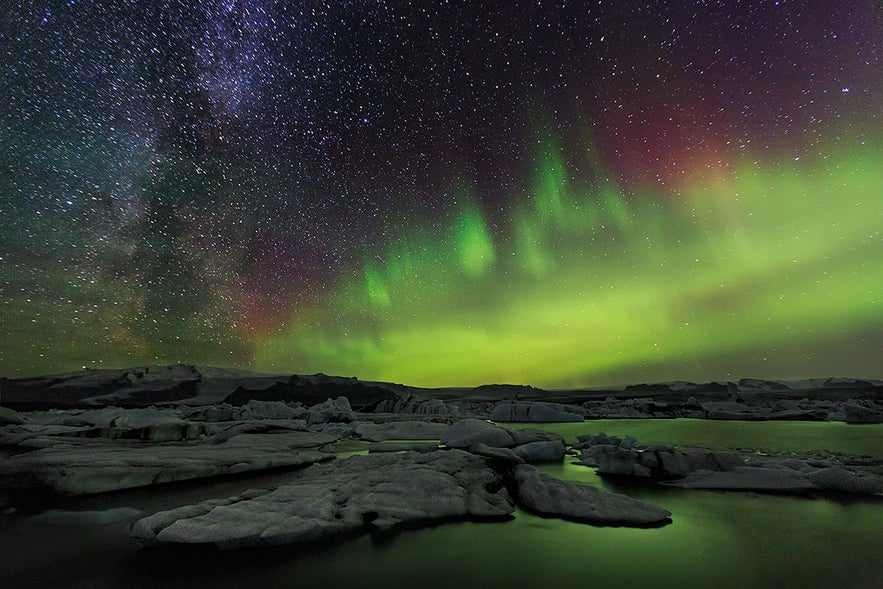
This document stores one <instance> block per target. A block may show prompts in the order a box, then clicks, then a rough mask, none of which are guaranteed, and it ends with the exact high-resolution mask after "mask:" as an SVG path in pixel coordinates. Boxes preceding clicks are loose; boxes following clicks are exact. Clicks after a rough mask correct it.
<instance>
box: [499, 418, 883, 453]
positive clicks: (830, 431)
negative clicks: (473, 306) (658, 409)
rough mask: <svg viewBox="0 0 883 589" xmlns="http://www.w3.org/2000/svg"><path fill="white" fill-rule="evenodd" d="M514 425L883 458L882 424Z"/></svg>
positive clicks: (572, 435)
mask: <svg viewBox="0 0 883 589" xmlns="http://www.w3.org/2000/svg"><path fill="white" fill-rule="evenodd" d="M501 425H504V426H505V427H509V428H513V429H523V428H536V427H539V428H542V429H545V430H549V431H553V432H555V433H558V434H561V435H562V436H564V437H565V438H566V439H567V440H568V441H569V442H575V441H576V436H578V435H580V434H587V433H593V434H595V433H600V432H605V433H608V434H611V435H617V436H620V437H625V436H633V437H635V438H637V440H638V442H639V443H641V444H652V443H657V442H659V443H665V444H671V445H675V446H683V445H691V444H693V445H698V446H719V447H723V448H761V449H765V450H779V451H793V452H816V451H818V452H824V451H827V452H843V453H847V454H859V455H869V456H879V457H883V424H868V425H851V424H846V423H841V422H813V421H707V420H704V419H596V420H590V421H585V422H582V423H543V424H536V423H507V424H501Z"/></svg>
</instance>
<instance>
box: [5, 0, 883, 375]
mask: <svg viewBox="0 0 883 589" xmlns="http://www.w3.org/2000/svg"><path fill="white" fill-rule="evenodd" d="M881 46H883V7H881V5H880V3H879V2H873V1H871V0H855V1H847V2H842V3H836V6H835V5H833V4H832V3H830V2H822V1H820V0H812V1H808V2H790V1H786V0H780V1H778V2H776V1H760V0H757V1H734V2H687V1H682V2H632V1H628V0H626V1H622V2H604V1H602V2H545V1H538V2H520V1H513V2H506V3H483V2H482V3H478V2H475V3H470V2H454V1H451V2H444V1H439V2H405V1H395V2H371V1H366V2H355V1H341V2H310V1H304V2H283V1H275V2H274V1H272V0H242V1H233V0H228V1H202V2H197V1H195V0H194V1H184V0H157V1H147V0H128V1H118V2H100V3H99V2H86V1H85V0H65V1H59V2H56V1H50V2H45V1H44V2H41V1H35V2H11V3H5V4H3V6H2V14H0V47H2V52H0V147H2V149H0V213H2V217H0V295H2V316H0V336H2V338H0V375H5V376H21V375H28V374H38V373H49V372H60V371H66V370H74V369H79V368H81V367H83V366H88V367H122V366H133V365H138V364H169V363H175V362H184V363H194V364H215V365H221V366H237V367H243V368H252V369H255V370H261V371H266V372H292V373H294V372H296V373H314V372H324V373H328V374H340V375H345V376H351V375H357V376H358V377H360V378H363V379H369V380H387V381H395V382H404V383H407V384H411V385H423V386H442V385H450V386H471V385H478V384H482V383H488V382H517V383H525V384H533V385H536V386H545V387H578V386H600V385H605V384H614V383H625V382H642V381H664V380H673V379H685V380H694V381H703V380H713V379H727V378H739V377H746V376H747V377H757V378H806V377H812V376H831V375H844V376H855V377H864V378H883V372H881V371H883V368H881V366H883V312H881V293H883V242H881V227H883V224H881V220H883V144H881V139H883V132H881V129H883V127H881V114H883V67H881V62H880V51H881Z"/></svg>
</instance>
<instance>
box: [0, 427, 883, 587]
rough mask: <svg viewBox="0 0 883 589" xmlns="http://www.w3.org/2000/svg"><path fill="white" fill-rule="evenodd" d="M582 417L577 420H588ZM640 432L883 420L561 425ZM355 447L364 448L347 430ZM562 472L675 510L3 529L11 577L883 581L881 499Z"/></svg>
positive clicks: (830, 438) (742, 435) (587, 583)
mask: <svg viewBox="0 0 883 589" xmlns="http://www.w3.org/2000/svg"><path fill="white" fill-rule="evenodd" d="M576 426H578V427H576ZM549 429H555V430H556V431H559V432H560V433H563V434H564V435H568V436H571V435H574V436H575V435H577V434H579V433H586V432H598V431H606V432H607V433H611V434H617V435H627V434H630V435H633V436H635V437H637V438H638V439H639V440H640V441H641V442H652V441H665V442H669V443H674V444H683V443H693V444H706V445H721V446H730V447H764V446H766V447H770V448H773V449H780V450H784V449H799V450H828V451H833V452H850V453H861V454H870V455H876V456H883V447H881V439H880V438H881V436H883V428H881V427H879V426H845V425H843V424H834V423H831V424H829V423H806V424H805V423H796V422H795V423H744V422H739V423H736V422H724V423H720V422H704V421H693V420H677V422H672V421H662V420H652V421H648V420H634V421H632V420H629V421H604V422H600V421H594V422H586V423H584V424H575V426H574V424H561V425H556V426H550V427H549ZM346 449H347V450H349V451H354V450H357V449H359V448H358V445H353V444H351V445H350V446H349V447H348V448H346ZM543 470H545V471H546V472H549V473H552V474H554V475H556V476H559V477H561V478H565V479H569V480H576V481H581V482H586V483H591V484H596V485H599V486H602V487H605V488H607V489H609V490H613V491H618V492H625V493H627V494H629V495H632V496H634V497H638V498H641V499H644V500H647V501H651V502H654V503H656V504H658V505H661V506H663V507H665V508H667V509H669V510H670V511H671V512H672V520H673V523H672V524H671V525H668V526H666V527H663V528H658V529H649V530H643V529H628V528H612V527H608V528H597V527H592V526H586V525H581V524H575V523H570V522H562V521H559V520H555V519H544V518H540V517H537V516H534V515H531V514H527V513H523V512H518V513H516V517H515V518H514V519H513V520H511V521H508V522H502V523H471V522H466V523H455V524H445V525H442V526H438V527H435V528H430V529H424V530H416V531H404V532H402V533H401V534H399V535H397V536H395V537H394V538H392V539H390V540H387V541H384V542H382V543H376V542H374V541H372V540H371V538H369V537H360V538H355V539H351V540H348V541H345V542H343V543H341V544H337V545H333V546H325V547H318V548H311V549H308V550H304V549H302V548H300V549H298V548H283V549H280V550H276V551H272V552H269V553H268V552H265V551H248V552H240V553H220V554H213V553H211V552H194V551H183V552H182V551H159V552H156V551H139V550H138V548H137V545H135V544H134V543H133V542H132V541H131V540H130V539H129V538H128V536H127V527H128V525H129V524H130V523H131V521H132V519H134V518H130V519H128V520H125V521H122V522H118V523H115V524H110V525H100V526H99V525H89V524H86V523H76V522H71V523H69V524H59V523H44V522H40V521H37V520H34V519H24V518H21V517H16V518H12V519H9V520H7V521H5V522H3V523H2V524H0V525H2V528H0V586H2V587H22V588H25V587H190V586H194V585H205V586H207V587H212V588H215V587H222V588H223V587H237V588H242V587H244V586H248V587H259V586H260V587H334V586H338V587H341V588H343V587H346V588H350V587H382V588H389V589H392V588H399V587H402V588H404V587H409V588H411V587H425V588H430V589H431V588H454V587H456V588H457V589H466V588H469V587H487V588H492V587H521V586H529V585H530V584H537V585H538V586H543V587H554V588H570V587H573V588H577V587H578V588H581V589H582V588H586V587H591V586H593V585H597V586H603V587H709V586H713V587H761V586H776V587H795V588H802V589H806V588H808V587H855V588H866V587H868V588H870V587H880V586H881V579H883V559H881V558H880V555H881V550H883V502H881V501H879V500H877V501H866V500H863V501H849V502H842V501H832V500H828V499H803V498H794V497H785V496H773V495H756V494H740V493H725V492H707V491H686V490H680V489H663V488H657V487H654V486H637V487H635V486H628V487H618V486H616V485H614V484H611V483H609V482H607V481H604V480H602V479H600V478H599V477H597V476H596V475H595V474H594V471H593V470H592V469H589V468H586V467H583V466H578V465H573V464H555V465H547V466H544V467H543ZM293 476H295V475H293V474H291V473H288V474H273V475H264V476H260V477H253V478H250V479H247V480H243V479H237V480H229V481H223V482H215V483H210V484H206V483H202V484H186V485H175V486H166V487H162V488H158V489H153V490H139V491H128V492H122V493H114V494H109V495H105V496H102V497H90V498H83V499H79V500H76V501H72V502H70V503H69V504H67V505H66V506H65V509H68V510H102V509H111V508H117V507H123V506H125V507H134V508H137V509H140V510H142V511H144V512H146V513H151V512H153V511H157V510H160V509H169V508H171V507H175V506H178V505H184V504H189V503H193V502H196V501H200V500H203V499H206V498H210V497H218V496H227V495H231V494H236V493H238V492H240V491H242V490H244V489H247V488H253V487H258V488H260V487H265V486H271V485H275V484H278V483H280V482H284V481H285V480H287V479H290V478H292V477H293Z"/></svg>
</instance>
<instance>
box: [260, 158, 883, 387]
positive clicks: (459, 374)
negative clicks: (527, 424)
mask: <svg viewBox="0 0 883 589" xmlns="http://www.w3.org/2000/svg"><path fill="white" fill-rule="evenodd" d="M880 161H881V158H880V154H877V153H874V152H873V151H871V150H868V151H866V152H856V153H850V154H845V153H842V154H840V156H839V157H837V158H833V157H832V158H830V159H828V160H826V161H823V162H820V163H818V164H817V165H815V166H812V165H808V164H805V163H803V162H801V163H792V164H788V165H785V164H778V165H767V166H760V165H757V164H753V163H746V162H742V163H738V162H737V163H736V165H735V167H734V170H735V172H734V173H733V174H732V175H731V176H730V177H728V178H725V179H723V180H721V179H719V178H718V179H716V180H714V181H707V182H706V181H704V180H703V179H702V178H697V179H696V180H695V181H694V182H692V183H691V184H689V185H687V186H685V188H684V189H683V191H682V195H681V197H680V198H679V199H678V200H676V201H673V200H671V199H670V198H669V200H667V201H666V200H664V199H665V198H666V196H663V195H653V194H643V195H641V197H640V198H629V199H626V198H625V196H624V195H623V194H622V193H621V192H620V191H619V190H618V189H617V188H616V187H615V186H611V185H608V184H602V185H601V186H598V187H597V188H595V189H592V190H588V191H584V192H582V193H573V192H572V191H565V189H564V188H562V189H561V191H559V192H558V193H556V195H557V196H555V198H554V199H552V200H548V203H560V208H559V206H558V204H554V206H553V204H548V207H549V208H548V212H547V213H542V212H541V211H540V207H539V205H538V204H537V203H538V202H542V199H540V200H533V199H536V197H537V195H531V197H530V198H531V200H527V201H525V202H522V203H515V204H514V205H513V207H514V211H513V213H512V215H511V221H510V223H511V225H510V226H509V227H508V228H504V229H506V231H503V233H508V235H509V236H510V239H509V240H508V241H507V240H505V239H499V240H497V241H496V242H495V241H492V239H491V236H490V233H489V231H488V228H487V225H486V223H485V220H484V218H483V217H482V215H481V214H480V211H479V209H478V208H477V207H475V206H471V207H466V209H465V212H464V213H463V214H462V215H461V216H460V217H459V218H457V219H452V220H451V221H450V223H451V228H450V232H449V233H447V235H453V236H454V238H453V240H449V239H447V238H445V237H444V234H436V235H428V234H427V235H423V236H422V237H421V235H420V234H417V235H411V236H410V237H408V238H407V239H406V240H405V241H406V242H407V244H408V245H407V246H405V245H402V246H398V247H392V248H390V249H389V251H388V253H387V259H384V260H383V261H382V263H381V264H378V265H377V267H376V269H375V268H374V267H366V269H365V276H364V284H356V285H354V286H351V285H349V284H348V283H343V284H341V286H340V288H339V289H338V291H339V292H338V295H337V296H336V297H335V296H331V297H328V298H327V299H326V302H325V303H324V304H322V305H319V306H317V307H315V308H312V309H306V310H301V312H300V313H299V314H298V317H297V321H292V323H291V324H292V325H294V327H292V328H291V330H290V331H289V332H287V333H285V334H283V335H281V336H279V337H273V338H268V339H267V340H265V341H263V342H261V344H260V346H259V348H258V351H257V357H256V367H257V368H259V369H265V370H279V369H283V368H284V369H286V370H297V371H302V372H319V371H321V372H326V373H337V374H344V375H358V376H359V377H361V378H366V379H376V380H391V381H395V382H406V383H408V384H414V385H423V386H443V385H463V386H466V385H477V384H481V383H485V382H521V383H530V384H535V385H538V386H547V387H555V386H557V387H566V386H586V385H590V384H592V383H595V384H605V383H606V382H607V380H606V379H609V378H614V377H612V376H610V375H618V374H622V373H623V371H628V372H629V374H631V373H632V372H634V371H638V370H645V371H648V373H651V374H657V375H665V374H668V372H667V371H668V370H669V368H667V367H672V368H671V370H672V371H676V372H675V373H674V374H670V377H671V378H691V377H692V378H694V379H696V380H699V379H701V378H719V377H720V374H719V373H718V374H711V375H708V376H704V375H703V374H704V373H702V370H703V369H702V365H703V362H705V361H706V360H707V359H711V358H721V357H727V356H732V357H733V358H744V357H756V358H757V361H758V362H761V361H762V359H763V358H765V357H767V356H770V357H773V358H776V357H778V358H780V362H781V363H786V362H792V361H793V362H794V363H795V366H797V367H798V368H797V369H802V370H805V371H806V370H812V369H813V366H815V365H817V364H818V362H817V361H814V360H813V359H809V360H807V359H805V358H797V359H794V360H789V358H791V356H793V355H799V354H801V353H802V352H800V350H802V349H803V347H805V346H807V345H810V344H812V342H817V341H820V340H825V339H830V338H832V337H838V334H844V333H847V332H849V331H850V330H857V329H871V330H874V329H877V330H879V329H881V328H883V313H881V312H880V296H879V294H880V292H883V248H881V246H880V236H879V219H880V218H883V199H881V189H880V187H881V186H883V166H879V165H877V164H879V162H880ZM537 173H538V174H539V175H542V174H543V173H544V172H542V171H538V172H537ZM535 180H536V181H535V183H534V186H543V185H546V184H547V181H546V180H543V179H535ZM571 190H575V188H574V189H571ZM547 196H548V195H547ZM559 197H560V198H559ZM544 198H545V197H544ZM660 202H664V204H665V206H660V204H659V203H660ZM532 211H533V214H531V212H532ZM555 211H558V212H555ZM559 217H560V218H559ZM346 293H351V294H346ZM708 361H710V360H708ZM800 367H802V368H800ZM691 370H693V371H695V375H694V374H691V372H690V371H691ZM708 370H711V368H709V369H708ZM751 376H758V377H770V378H775V377H782V375H774V374H766V375H765V374H759V373H755V374H752V375H751ZM804 376H807V375H806V374H804ZM617 378H618V377H617ZM656 379H657V380H664V379H665V378H664V377H661V376H657V377H656Z"/></svg>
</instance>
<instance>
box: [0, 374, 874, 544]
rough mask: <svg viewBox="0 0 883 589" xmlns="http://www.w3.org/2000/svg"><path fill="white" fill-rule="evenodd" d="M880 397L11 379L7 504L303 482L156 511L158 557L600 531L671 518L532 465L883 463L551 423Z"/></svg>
mask: <svg viewBox="0 0 883 589" xmlns="http://www.w3.org/2000/svg"><path fill="white" fill-rule="evenodd" d="M881 390H883V384H881V383H879V382H872V381H859V380H850V379H825V380H821V379H820V380H815V381H804V382H801V383H778V382H771V381H756V380H742V381H739V382H737V383H708V384H701V385H700V384H691V383H667V384H663V385H641V386H637V387H624V388H622V389H620V390H606V391H551V392H550V391H541V390H539V389H534V388H532V387H520V386H508V385H493V386H486V387H478V388H477V389H471V390H464V389H416V388H413V387H406V386H403V385H395V384H388V383H373V382H362V381H358V380H356V379H352V378H339V377H328V376H325V375H313V376H297V375H294V376H292V375H285V376H279V375H261V374H257V373H247V372H238V371H228V370H221V369H215V368H202V367H199V368H198V367H193V366H171V367H144V368H138V369H130V370H87V371H83V372H78V373H71V374H65V375H57V376H51V377H43V378H31V379H3V380H2V381H0V402H2V405H3V406H2V407H0V456H2V462H0V508H2V509H3V510H4V511H5V513H6V515H7V516H8V517H12V516H14V514H15V513H16V512H17V510H20V509H22V508H24V509H28V508H33V507H34V506H39V505H47V504H50V503H51V502H52V501H53V500H54V498H58V497H65V496H81V495H87V494H94V493H106V492H111V491H118V490H121V489H129V488H137V487H149V486H151V485H157V484H163V483H169V482H175V481H184V480H194V479H202V478H207V477H220V476H233V475H236V476H246V475H247V474H248V473H257V472H266V471H268V470H271V469H300V470H297V472H298V473H299V475H298V476H297V477H296V478H295V479H294V480H293V481H291V482H288V483H286V484H284V485H281V486H277V487H275V488H271V489H256V490H252V491H248V492H246V493H244V494H241V495H237V496H232V497H219V498H217V499H212V500H209V501H205V502H202V503H198V504H194V505H190V506H185V507H180V508H177V509H173V510H170V511H163V512H158V513H155V514H153V515H149V516H147V517H144V518H142V519H140V520H138V521H137V523H135V524H134V526H133V528H132V535H133V536H134V537H135V538H136V539H138V540H139V541H140V542H142V543H144V544H147V545H156V544H199V545H211V546H216V547H219V548H237V547H247V546H264V545H278V544H291V543H303V542H314V541H324V540H327V539H329V538H335V537H343V536H348V535H353V534H359V533H365V532H371V533H374V534H382V533H388V532H390V531H391V530H396V529H399V528H401V527H411V526H417V525H427V524H436V523H439V522H441V521H450V520H461V519H473V520H486V519H500V518H508V517H512V513H513V512H514V511H515V507H516V506H518V507H520V508H522V509H524V510H528V511H531V512H534V513H537V514H541V515H544V516H547V517H559V518H563V519H567V520H570V521H577V522H583V523H586V524H592V525H617V526H637V527H648V526H659V525H665V524H667V523H670V522H671V519H670V515H671V514H670V513H669V512H668V511H667V510H665V509H663V508H661V507H657V506H654V505H650V504H648V503H646V502H643V501H639V500H637V499H633V498H630V497H627V496H624V495H620V494H615V493H611V492H609V491H605V490H602V489H600V488H597V487H594V486H591V485H586V484H577V483H573V482H566V481H563V480H559V479H557V478H555V477H552V476H550V475H548V474H545V473H541V472H539V471H537V470H536V469H535V468H534V466H532V465H534V464H538V463H548V462H561V461H563V460H567V459H571V460H577V461H578V462H579V463H580V464H583V465H585V466H586V467H588V468H594V469H596V470H597V472H598V474H600V475H602V476H611V477H621V478H623V477H624V478H628V479H632V480H636V481H647V482H655V483H659V484H663V485H667V486H675V487H681V488H685V489H720V490H733V491H746V490H751V491H761V492H776V493H797V494H826V493H836V494H847V495H849V496H853V497H879V496H880V495H881V493H883V460H880V459H879V458H874V457H859V456H845V455H836V456H835V455H830V454H825V455H814V454H769V453H765V454H761V453H757V452H752V451H737V450H733V449H720V448H698V447H671V446H664V445H653V446H642V445H640V444H639V443H638V441H637V440H635V439H633V438H628V437H625V438H622V439H621V438H616V437H614V436H606V435H603V434H601V435H597V434H595V435H590V434H586V435H581V436H579V437H578V438H577V441H576V443H571V444H568V443H566V441H565V439H564V438H562V436H560V435H558V434H555V433H553V432H551V431H545V430H543V429H542V425H541V424H543V423H560V422H572V423H580V422H583V421H584V420H591V419H599V418H606V419H610V418H632V419H634V418H653V419H659V418H678V417H688V418H701V419H710V420H836V421H846V422H850V423H880V422H883V394H881ZM488 420H489V421H488ZM491 422H494V423H496V424H505V423H507V422H520V423H524V422H530V423H534V424H537V425H536V427H535V428H533V429H530V428H529V429H509V428H507V427H505V426H502V425H495V424H494V423H491ZM354 442H355V443H360V444H362V446H360V447H361V448H362V449H363V450H364V449H367V450H368V455H366V456H362V455H355V456H350V457H345V456H342V455H340V453H339V450H340V448H342V447H343V446H342V444H347V443H350V444H351V443H354ZM568 457H570V458H568ZM320 463H321V464H320Z"/></svg>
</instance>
